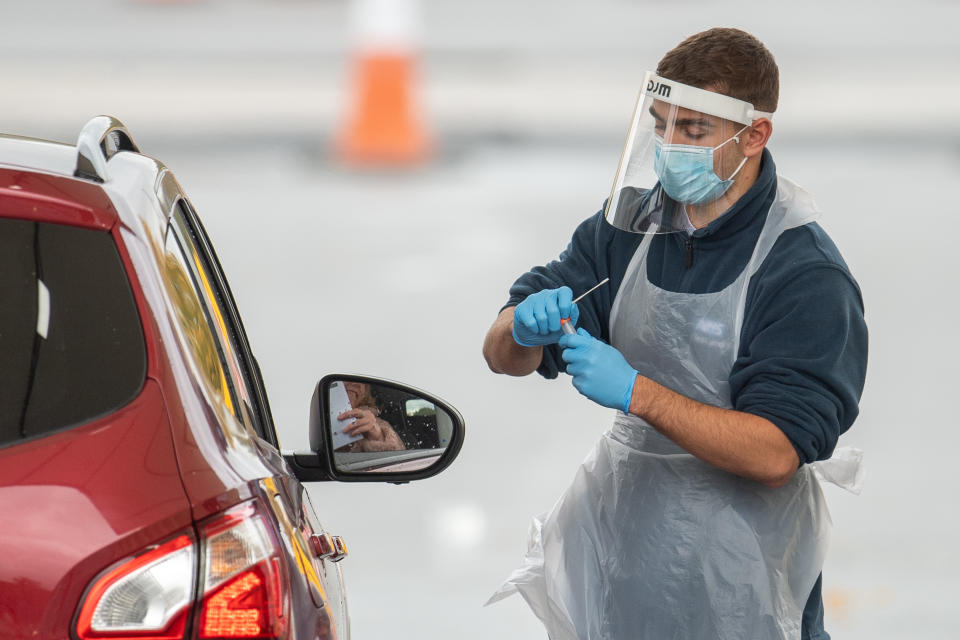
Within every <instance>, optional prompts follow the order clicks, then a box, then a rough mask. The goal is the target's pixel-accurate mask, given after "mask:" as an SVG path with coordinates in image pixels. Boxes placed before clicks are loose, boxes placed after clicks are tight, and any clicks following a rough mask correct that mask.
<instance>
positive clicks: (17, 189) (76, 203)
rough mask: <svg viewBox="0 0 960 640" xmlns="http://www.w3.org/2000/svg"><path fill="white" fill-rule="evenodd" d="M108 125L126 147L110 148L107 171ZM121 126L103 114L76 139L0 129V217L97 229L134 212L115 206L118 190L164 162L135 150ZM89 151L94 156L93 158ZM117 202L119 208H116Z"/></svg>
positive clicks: (148, 176)
mask: <svg viewBox="0 0 960 640" xmlns="http://www.w3.org/2000/svg"><path fill="white" fill-rule="evenodd" d="M109 127H113V128H114V129H119V130H120V131H121V132H122V134H123V136H124V140H125V141H126V147H125V148H119V149H116V150H114V151H113V152H112V154H111V156H110V158H109V165H110V167H111V169H110V170H109V171H108V168H107V162H108V159H107V156H106V155H105V154H104V151H103V142H104V138H103V136H104V135H107V134H109V132H110V131H112V130H114V129H109ZM122 127H123V125H122V123H120V122H119V121H116V120H114V119H112V118H110V117H109V116H98V117H97V118H94V119H93V120H91V121H90V122H88V123H87V126H85V127H84V130H83V131H81V134H80V138H79V140H78V142H77V144H76V145H71V144H64V143H61V142H53V141H50V140H41V139H38V138H28V137H23V136H16V135H8V134H0V203H2V207H0V217H13V218H22V219H28V220H36V221H39V222H55V223H59V224H68V225H72V226H79V227H86V228H92V229H101V230H109V229H111V228H113V226H114V225H116V224H117V222H118V221H124V219H126V220H125V221H126V222H128V223H129V222H131V221H132V218H133V217H139V216H138V215H137V213H134V212H131V211H126V210H125V207H123V206H121V205H123V204H124V203H123V202H120V200H122V199H123V198H122V194H129V193H131V192H132V191H136V190H138V187H139V188H142V185H143V184H144V182H147V183H148V184H152V183H153V181H154V180H155V179H156V177H157V175H158V174H159V173H160V172H161V171H164V170H165V167H164V166H163V165H162V163H159V162H157V161H156V160H154V159H153V158H149V157H148V156H143V155H141V154H140V153H139V149H137V148H136V145H134V144H133V143H132V141H131V140H130V139H129V134H127V132H126V129H123V128H122ZM104 129H107V134H104ZM91 136H94V137H93V138H92V140H93V141H92V142H91ZM97 146H99V147H100V148H97ZM121 151H135V152H136V153H125V152H121ZM91 156H97V157H93V158H92V160H93V162H91ZM118 169H119V171H118ZM118 197H119V198H120V200H118ZM118 206H120V208H121V209H124V210H122V211H119V212H118V209H117V207H118ZM143 213H144V212H142V211H141V212H140V214H141V215H142V214H143Z"/></svg>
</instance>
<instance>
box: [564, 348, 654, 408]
mask: <svg viewBox="0 0 960 640" xmlns="http://www.w3.org/2000/svg"><path fill="white" fill-rule="evenodd" d="M558 344H559V345H560V347H561V348H562V349H563V353H562V354H561V357H562V358H563V361H564V362H566V363H567V373H569V374H570V375H571V376H573V386H574V387H576V389H577V391H579V392H580V393H582V394H583V395H585V396H587V397H588V398H590V399H591V400H593V401H594V402H596V403H597V404H601V405H603V406H605V407H610V408H611V409H620V410H621V411H623V412H624V413H630V398H631V396H632V395H633V383H634V382H635V381H636V379H637V370H636V369H634V368H633V367H631V366H630V364H629V363H628V362H627V361H626V359H625V358H624V357H623V354H621V353H620V352H619V351H617V350H616V349H614V348H613V347H611V346H610V345H608V344H607V343H605V342H602V341H600V340H597V339H596V338H594V337H593V336H591V335H590V334H589V333H587V331H586V330H585V329H577V334H576V335H564V336H563V337H562V338H560V341H559V343H558Z"/></svg>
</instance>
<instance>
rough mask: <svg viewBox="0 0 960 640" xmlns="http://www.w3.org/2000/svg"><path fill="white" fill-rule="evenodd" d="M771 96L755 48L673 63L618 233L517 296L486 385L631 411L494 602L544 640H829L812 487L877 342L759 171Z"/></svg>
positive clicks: (705, 46)
mask: <svg viewBox="0 0 960 640" xmlns="http://www.w3.org/2000/svg"><path fill="white" fill-rule="evenodd" d="M778 95H779V72H778V69H777V65H776V62H775V61H774V59H773V56H772V55H771V54H770V52H769V51H768V50H767V49H766V48H765V47H764V45H763V44H762V43H760V42H759V41H758V40H757V39H756V38H754V37H753V36H751V35H750V34H747V33H745V32H743V31H740V30H737V29H710V30H708V31H705V32H702V33H698V34H696V35H694V36H691V37H690V38H687V39H686V40H685V41H683V42H682V43H680V44H679V45H678V46H677V47H675V48H674V49H673V50H672V51H670V52H669V53H667V54H666V56H664V58H663V59H662V60H661V61H660V64H659V65H658V67H657V72H656V74H652V73H648V74H647V75H646V77H645V79H644V89H643V91H642V93H641V96H640V101H639V103H638V105H637V110H636V112H635V114H634V120H633V125H632V127H631V131H630V134H629V136H628V140H627V145H626V147H625V149H624V154H623V157H622V159H621V163H620V168H619V170H618V172H617V178H616V181H615V184H614V190H613V193H612V195H611V197H610V199H609V200H608V201H607V202H606V204H605V207H604V210H603V211H601V212H599V213H597V214H596V215H594V216H593V217H591V218H589V219H587V220H586V221H584V222H583V223H582V224H581V225H580V226H579V227H578V228H577V229H576V231H575V232H574V235H573V238H572V240H571V243H570V244H569V246H568V247H567V249H566V250H565V251H564V252H563V253H562V254H561V256H560V258H559V260H556V261H553V262H551V263H549V264H547V265H545V266H542V267H536V268H534V269H533V270H531V271H530V272H528V273H526V274H524V275H523V276H521V277H520V278H519V279H518V280H517V281H516V282H515V283H514V285H513V287H512V288H511V289H510V299H509V302H508V304H507V306H506V307H504V309H503V310H502V311H501V312H500V315H499V316H498V318H497V319H496V321H495V322H494V324H493V326H492V327H491V328H490V331H489V332H488V334H487V336H486V340H485V342H484V357H485V358H486V360H487V363H488V364H489V366H490V368H491V369H492V370H493V371H494V372H496V373H506V374H510V375H527V374H529V373H531V372H533V371H534V370H536V371H538V372H539V373H540V374H541V375H543V376H545V377H547V378H554V377H556V376H557V374H558V372H560V371H566V373H568V374H569V375H571V376H572V378H573V385H574V386H575V387H576V388H577V389H578V390H579V391H580V393H582V394H583V395H585V396H587V397H588V398H590V399H591V400H594V401H595V402H598V403H599V404H602V405H604V406H607V407H611V408H615V409H618V410H619V411H618V414H617V417H616V420H615V422H614V425H613V427H612V428H611V429H610V431H608V432H607V433H606V434H605V435H604V437H603V438H601V441H600V442H599V443H598V445H597V448H596V449H595V450H594V452H593V453H592V454H591V455H590V457H589V458H588V459H587V461H585V462H584V464H583V466H582V467H581V469H580V471H579V472H578V474H577V476H576V478H575V480H574V482H573V485H572V486H571V487H570V489H569V490H568V491H567V493H566V494H565V495H564V496H563V497H562V498H561V500H560V501H559V502H558V504H557V506H556V507H554V510H553V511H552V512H551V513H550V514H549V515H548V516H547V517H546V519H545V520H544V521H543V522H542V523H540V527H539V531H538V532H537V533H536V535H535V537H534V539H533V540H532V542H531V551H530V552H529V553H528V555H527V561H526V564H525V566H524V567H523V568H521V569H520V570H518V571H517V572H515V574H514V575H513V576H512V577H511V579H510V580H509V581H508V584H507V585H506V586H505V587H504V589H502V590H501V592H500V594H498V596H499V597H502V596H503V595H506V594H508V593H511V592H513V591H520V593H521V594H522V595H523V596H524V597H525V598H526V599H527V601H528V602H529V603H530V604H531V606H532V607H533V609H534V611H535V612H536V613H537V615H538V616H539V617H540V618H541V619H542V620H543V621H544V623H545V625H546V627H547V630H548V633H549V635H550V637H551V638H552V640H560V639H561V638H570V639H571V640H572V639H573V638H631V639H633V638H637V639H643V638H646V639H658V640H659V639H665V638H684V639H691V638H704V639H706V638H711V639H715V638H731V639H732V638H737V639H739V640H742V639H746V638H764V639H766V638H790V639H794V638H804V639H807V638H812V639H815V640H823V639H827V638H829V635H828V634H827V633H826V631H825V630H824V628H823V606H822V598H821V577H820V571H821V567H822V563H823V557H824V553H825V543H826V537H827V526H828V522H829V515H828V513H827V510H826V506H825V504H824V501H823V496H822V494H821V492H820V487H819V483H818V481H817V478H816V477H815V476H814V475H813V473H812V472H811V467H810V465H811V464H812V463H817V464H818V465H829V464H832V463H834V461H833V460H829V458H831V455H832V454H833V452H834V448H835V445H836V443H837V439H838V437H839V435H840V434H841V433H843V432H844V431H846V430H847V429H848V428H849V427H850V425H851V424H852V423H853V421H854V419H855V418H856V416H857V413H858V402H859V399H860V394H861V392H862V389H863V383H864V376H865V372H866V359H867V329H866V325H865V322H864V317H863V304H862V300H861V297H860V291H859V288H858V286H857V284H856V282H855V281H854V279H853V277H852V276H851V274H850V273H849V271H848V269H847V267H846V265H845V264H844V262H843V259H842V258H841V256H840V253H839V252H838V250H837V249H836V247H835V246H834V244H833V242H832V241H831V240H830V238H829V237H828V236H827V235H826V233H825V232H824V231H823V229H822V228H821V227H820V226H819V225H817V224H816V223H815V222H814V219H815V218H816V217H817V215H818V212H817V210H816V207H815V206H814V205H813V201H812V199H811V198H810V196H809V194H807V193H806V192H804V191H803V190H802V189H800V188H799V187H798V186H797V185H795V184H793V183H792V182H790V181H789V180H787V179H785V178H782V177H779V176H778V175H777V174H776V168H775V166H774V163H773V158H772V156H771V154H770V152H769V151H768V150H767V149H766V146H767V143H768V142H769V140H770V137H771V134H772V131H773V124H772V118H773V112H774V111H775V110H776V108H777V101H778ZM651 184H653V187H652V188H650V185H651ZM605 277H609V278H610V283H609V284H608V285H606V286H604V287H600V288H599V289H598V290H597V291H595V292H593V293H591V294H590V295H589V296H587V297H586V298H584V299H583V300H582V301H580V302H578V303H575V304H574V303H573V302H572V298H573V293H574V292H582V291H586V290H587V289H589V288H590V287H591V286H593V285H594V284H596V283H597V282H599V281H601V280H602V279H603V278H605ZM566 318H569V320H570V322H571V323H574V324H576V325H577V326H578V327H579V329H578V330H577V332H576V334H575V335H565V334H566V333H568V332H565V331H562V330H561V320H562V319H566ZM818 461H821V462H818ZM828 475H829V474H828ZM495 598H496V596H495Z"/></svg>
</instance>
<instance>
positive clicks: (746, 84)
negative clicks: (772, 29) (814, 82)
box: [657, 28, 780, 112]
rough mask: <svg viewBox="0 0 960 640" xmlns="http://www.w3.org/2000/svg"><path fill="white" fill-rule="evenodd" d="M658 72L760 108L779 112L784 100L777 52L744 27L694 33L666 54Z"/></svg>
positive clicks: (658, 67)
mask: <svg viewBox="0 0 960 640" xmlns="http://www.w3.org/2000/svg"><path fill="white" fill-rule="evenodd" d="M657 75H658V76H662V77H664V78H667V79H668V80H674V81H675V82H681V83H683V84H689V85H691V86H694V87H699V88H701V89H710V90H711V91H716V92H718V93H722V94H724V95H728V96H730V97H732V98H737V99H738V100H745V101H747V102H749V103H751V104H752V105H753V106H754V108H756V109H758V110H760V111H771V112H772V111H776V109H777V101H778V100H779V99H780V70H779V69H778V68H777V62H776V60H774V59H773V54H772V53H770V51H769V50H768V49H767V48H766V47H765V46H763V43H762V42H760V41H759V40H757V39H756V38H755V37H753V36H752V35H750V34H749V33H747V32H746V31H741V30H740V29H730V28H715V29H708V30H707V31H701V32H700V33H696V34H694V35H692V36H690V37H689V38H687V39H686V40H684V41H683V42H681V43H680V44H678V45H677V46H675V47H674V48H673V49H671V50H670V51H668V52H667V54H666V55H665V56H663V59H662V60H660V64H658V65H657Z"/></svg>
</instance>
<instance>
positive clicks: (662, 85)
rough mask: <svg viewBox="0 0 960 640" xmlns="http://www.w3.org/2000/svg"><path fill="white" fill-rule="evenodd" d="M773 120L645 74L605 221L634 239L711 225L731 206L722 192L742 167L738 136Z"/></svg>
mask: <svg viewBox="0 0 960 640" xmlns="http://www.w3.org/2000/svg"><path fill="white" fill-rule="evenodd" d="M772 117H773V114H772V113H766V112H764V111H757V110H756V109H754V108H753V105H752V104H750V103H749V102H744V101H743V100H737V99H736V98H731V97H729V96H725V95H722V94H719V93H714V92H712V91H707V90H705V89H698V88H697V87H691V86H688V85H685V84H680V83H679V82H673V81H672V80H667V79H666V78H661V77H659V76H657V75H656V74H654V73H652V72H650V71H648V72H646V74H644V79H643V90H642V91H641V92H640V97H639V98H638V99H637V106H636V109H635V110H634V112H633V120H632V122H631V124H630V132H629V133H628V134H627V142H626V144H625V145H624V148H623V155H622V156H621V157H620V166H619V167H618V168H617V177H616V179H615V180H614V183H613V190H612V191H611V193H610V198H609V200H607V207H606V210H605V211H604V215H605V216H606V218H607V221H608V222H609V223H610V224H612V225H613V226H615V227H617V228H619V229H623V230H625V231H632V232H634V233H672V232H675V231H692V230H693V229H694V228H695V225H694V223H693V222H691V220H694V221H702V220H712V219H714V218H716V217H718V216H719V215H720V214H722V213H723V212H724V211H726V210H727V209H728V208H729V207H730V206H731V205H732V204H733V201H732V200H731V199H730V198H729V197H728V196H727V191H728V190H729V188H730V186H731V185H732V184H733V182H734V179H735V178H736V176H737V175H738V174H739V172H740V170H741V169H742V168H743V165H744V164H745V163H746V161H747V158H746V156H745V155H743V153H741V151H740V148H739V144H740V140H741V136H742V135H743V134H744V133H745V132H746V131H747V129H748V128H749V127H750V125H751V124H752V123H753V122H754V121H755V120H757V119H759V118H772ZM651 185H653V188H651Z"/></svg>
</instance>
